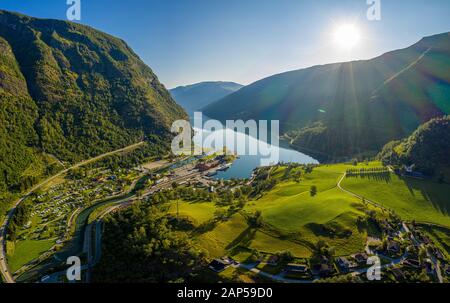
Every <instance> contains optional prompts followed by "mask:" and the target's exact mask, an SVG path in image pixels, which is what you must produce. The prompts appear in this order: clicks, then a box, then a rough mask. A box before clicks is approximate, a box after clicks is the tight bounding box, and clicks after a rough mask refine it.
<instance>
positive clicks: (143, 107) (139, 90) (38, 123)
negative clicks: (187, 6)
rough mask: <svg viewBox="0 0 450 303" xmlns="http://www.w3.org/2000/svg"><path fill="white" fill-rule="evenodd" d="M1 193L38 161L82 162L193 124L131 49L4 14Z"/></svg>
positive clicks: (0, 28) (67, 26)
mask: <svg viewBox="0 0 450 303" xmlns="http://www.w3.org/2000/svg"><path fill="white" fill-rule="evenodd" d="M0 50H1V51H0V141H1V147H0V155H1V161H0V190H1V191H4V190H6V189H7V188H8V187H10V186H12V185H14V184H15V183H17V182H18V181H19V179H20V177H21V175H22V174H23V173H24V171H25V170H26V169H27V167H29V166H30V164H31V163H33V161H35V160H36V157H37V155H39V154H42V153H44V152H45V153H46V154H52V155H54V156H56V157H57V158H58V159H60V160H63V161H70V162H75V161H79V160H81V159H85V158H89V157H92V156H94V155H98V154H101V153H104V152H106V151H110V150H113V149H116V148H120V147H123V146H126V145H129V144H132V143H135V142H138V141H140V140H142V139H144V138H148V137H151V136H155V137H157V138H168V137H169V136H170V126H171V123H172V121H173V120H175V119H180V118H185V117H186V113H185V112H184V110H183V109H182V108H181V107H180V106H179V105H177V104H176V103H175V101H174V100H173V99H172V98H171V96H170V94H169V92H168V91H167V90H166V89H165V87H164V86H163V85H162V84H161V83H160V82H159V81H158V78H157V77H156V75H155V74H154V73H153V72H152V70H151V69H150V68H149V67H148V66H147V65H145V64H144V63H143V62H142V61H141V60H140V59H139V57H138V56H137V55H136V54H135V53H134V52H133V51H132V50H131V49H130V48H129V47H128V46H127V44H126V43H125V42H124V41H122V40H120V39H118V38H115V37H112V36H110V35H108V34H105V33H102V32H100V31H97V30H95V29H92V28H90V27H87V26H83V25H80V24H75V23H70V22H65V21H58V20H44V19H36V18H31V17H28V16H24V15H20V14H15V13H10V12H7V11H1V10H0Z"/></svg>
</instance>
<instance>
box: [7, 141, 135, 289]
mask: <svg viewBox="0 0 450 303" xmlns="http://www.w3.org/2000/svg"><path fill="white" fill-rule="evenodd" d="M142 144H144V141H141V142H138V143H136V144H132V145H129V146H126V147H124V148H121V149H118V150H114V151H111V152H107V153H104V154H102V155H99V156H96V157H94V158H91V159H88V160H84V161H82V162H79V163H77V164H75V165H73V166H71V167H69V168H66V169H64V170H62V171H60V172H59V173H57V174H56V175H54V176H52V177H50V178H48V179H46V180H45V181H43V182H41V183H39V184H37V185H35V186H34V187H32V188H31V189H30V190H29V191H28V192H27V193H25V195H23V196H22V197H21V198H20V199H19V200H17V201H16V202H15V203H14V204H13V206H12V207H11V208H10V210H9V211H8V214H7V215H6V218H5V220H4V221H3V224H2V225H1V227H0V246H1V249H0V273H1V275H2V276H3V279H4V281H5V282H6V283H14V282H15V281H14V277H13V276H12V274H11V273H10V271H9V268H8V263H7V258H6V229H7V226H8V224H9V222H10V220H11V219H12V217H13V215H14V212H15V210H16V208H17V206H19V204H20V203H22V201H23V200H25V199H26V198H27V197H28V196H30V195H31V194H32V193H33V192H34V191H36V190H37V189H38V188H40V187H41V186H43V185H45V184H47V183H48V182H50V181H52V180H54V179H56V178H58V177H60V176H62V175H64V174H65V173H67V172H68V171H70V170H71V169H75V168H79V167H81V166H83V165H86V164H89V163H92V162H95V161H98V160H100V159H102V158H104V157H107V156H110V155H114V154H116V153H120V152H124V151H127V150H130V149H134V148H136V147H138V146H140V145H142Z"/></svg>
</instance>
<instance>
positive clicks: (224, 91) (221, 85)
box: [170, 82, 243, 111]
mask: <svg viewBox="0 0 450 303" xmlns="http://www.w3.org/2000/svg"><path fill="white" fill-rule="evenodd" d="M242 87H243V85H241V84H237V83H234V82H201V83H196V84H192V85H187V86H179V87H177V88H174V89H171V90H170V94H171V95H172V97H173V98H174V99H175V100H176V101H177V102H178V104H180V105H181V106H183V108H185V109H186V110H187V111H195V110H199V109H201V108H203V107H205V106H207V105H209V104H211V103H213V102H215V101H217V100H219V99H221V98H223V97H225V96H228V95H229V94H231V93H234V92H235V91H237V90H239V89H240V88H242Z"/></svg>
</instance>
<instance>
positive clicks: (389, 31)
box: [0, 0, 450, 88]
mask: <svg viewBox="0 0 450 303" xmlns="http://www.w3.org/2000/svg"><path fill="white" fill-rule="evenodd" d="M81 3H82V20H81V21H80V22H81V23H83V24H88V25H91V26H93V27H95V28H97V29H100V30H103V31H105V32H108V33H110V34H112V35H115V36H119V37H121V38H123V39H124V40H125V41H127V42H128V44H129V45H130V46H131V47H132V48H133V49H134V50H135V51H136V52H137V53H138V54H139V55H140V56H141V58H142V59H143V60H144V61H145V62H146V63H147V64H148V65H150V67H152V69H153V70H154V71H155V72H156V73H157V75H158V77H159V78H160V80H161V81H162V82H163V83H164V84H165V85H166V86H167V87H169V88H172V87H174V86H177V85H181V84H190V83H195V82H199V81H206V80H226V81H235V82H239V83H242V84H249V83H251V82H254V81H256V80H258V79H261V78H264V77H267V76H270V75H272V74H276V73H280V72H284V71H288V70H293V69H299V68H303V67H308V66H311V65H315V64H323V63H330V62H336V61H347V60H349V59H368V58H371V57H374V56H377V55H381V54H382V53H384V52H386V51H390V50H393V49H398V48H404V47H407V46H409V45H411V44H413V43H415V42H417V41H418V40H419V39H420V38H421V37H423V36H427V35H432V34H437V33H442V32H446V31H450V18H449V15H450V1H449V0H381V5H382V6H381V8H382V19H381V21H368V20H367V18H366V11H367V8H368V5H367V4H366V0H81ZM67 7H68V6H67V4H66V0H45V1H43V0H39V1H37V0H0V8H2V9H7V10H12V11H17V12H21V13H25V14H28V15H32V16H36V17H43V18H57V19H65V18H66V10H67ZM348 22H352V23H356V24H357V27H358V28H359V30H360V31H361V32H362V33H363V36H364V40H363V41H362V43H361V44H360V45H358V46H357V47H355V48H354V49H353V50H352V51H351V53H349V52H343V51H342V50H341V49H339V48H338V47H336V45H335V43H333V39H332V33H333V32H334V29H335V28H336V26H337V24H343V23H348Z"/></svg>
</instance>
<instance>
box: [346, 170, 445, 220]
mask: <svg viewBox="0 0 450 303" xmlns="http://www.w3.org/2000/svg"><path fill="white" fill-rule="evenodd" d="M342 186H343V187H344V188H345V189H348V190H350V191H352V192H354V193H357V194H359V195H361V196H363V197H366V198H367V199H370V200H372V201H374V202H376V203H379V204H381V205H383V206H385V207H387V208H390V209H392V210H394V211H395V212H396V213H397V214H398V215H399V216H400V217H401V218H403V219H405V220H410V221H412V220H415V221H419V222H426V223H435V224H439V225H443V226H445V227H450V185H448V184H438V183H434V182H431V181H428V180H417V179H411V178H402V177H399V176H397V175H395V174H393V173H391V174H389V176H388V177H385V178H368V177H349V178H346V179H345V180H344V181H343V182H342Z"/></svg>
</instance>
